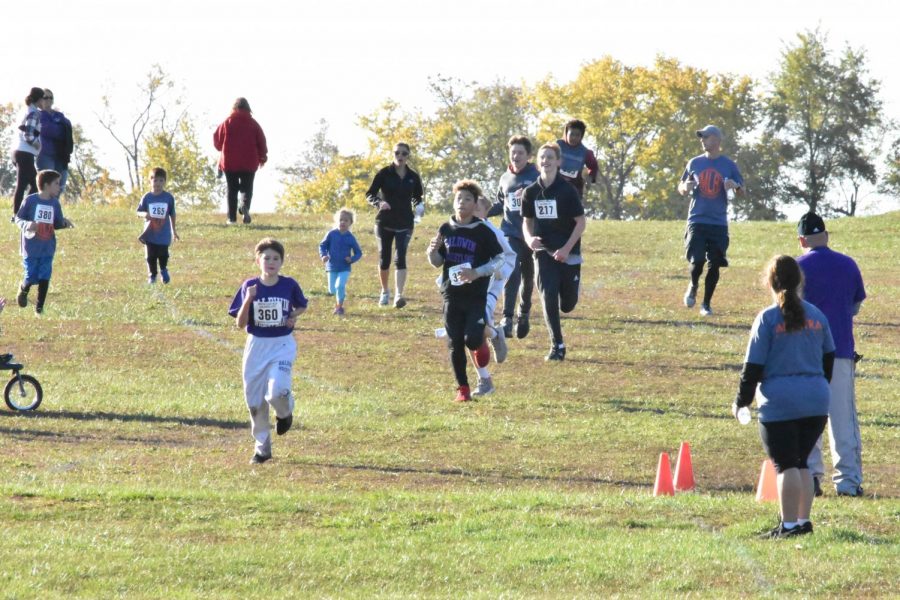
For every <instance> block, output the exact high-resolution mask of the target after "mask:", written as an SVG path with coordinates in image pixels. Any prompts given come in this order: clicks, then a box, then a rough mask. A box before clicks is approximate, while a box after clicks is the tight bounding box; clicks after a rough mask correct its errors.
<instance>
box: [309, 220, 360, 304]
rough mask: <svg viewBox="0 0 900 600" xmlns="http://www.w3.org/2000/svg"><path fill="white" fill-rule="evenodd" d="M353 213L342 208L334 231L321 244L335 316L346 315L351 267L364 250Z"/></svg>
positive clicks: (320, 250)
mask: <svg viewBox="0 0 900 600" xmlns="http://www.w3.org/2000/svg"><path fill="white" fill-rule="evenodd" d="M353 218H354V215H353V211H352V210H350V209H349V208H342V209H340V210H339V211H337V212H336V213H334V225H335V227H334V229H332V230H331V231H329V232H328V233H327V234H325V238H324V239H323V240H322V241H321V243H320V244H319V256H321V257H322V262H324V263H325V270H326V271H327V272H328V293H329V294H334V295H335V307H334V314H336V315H338V316H342V315H343V314H344V300H345V299H346V298H347V280H348V279H350V265H352V264H353V263H355V262H356V261H358V260H359V259H360V258H362V248H360V247H359V243H358V242H357V241H356V238H355V237H353V234H352V233H350V226H351V225H353Z"/></svg>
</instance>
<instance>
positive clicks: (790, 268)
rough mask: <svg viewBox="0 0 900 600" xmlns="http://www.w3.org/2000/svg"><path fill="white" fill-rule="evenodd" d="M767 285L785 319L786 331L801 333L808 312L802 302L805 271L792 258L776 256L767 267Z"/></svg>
mask: <svg viewBox="0 0 900 600" xmlns="http://www.w3.org/2000/svg"><path fill="white" fill-rule="evenodd" d="M765 274H766V277H765V279H766V283H767V285H768V286H769V289H771V290H772V295H773V296H775V302H776V303H777V304H778V308H780V309H781V315H782V316H783V317H784V329H785V331H788V332H791V331H800V330H801V329H803V328H804V327H805V326H806V311H804V310H803V302H802V301H801V300H800V286H801V285H803V271H801V270H800V265H798V264H797V261H796V260H794V259H793V258H791V257H790V256H785V255H782V256H776V257H775V258H773V259H772V260H771V261H769V264H768V266H767V267H766V271H765Z"/></svg>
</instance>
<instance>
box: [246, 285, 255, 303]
mask: <svg viewBox="0 0 900 600" xmlns="http://www.w3.org/2000/svg"><path fill="white" fill-rule="evenodd" d="M247 298H248V299H250V300H253V299H254V298H256V285H255V284H254V285H251V286H247Z"/></svg>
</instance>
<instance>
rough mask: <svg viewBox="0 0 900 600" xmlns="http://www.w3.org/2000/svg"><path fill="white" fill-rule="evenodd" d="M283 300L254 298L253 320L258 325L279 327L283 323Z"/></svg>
mask: <svg viewBox="0 0 900 600" xmlns="http://www.w3.org/2000/svg"><path fill="white" fill-rule="evenodd" d="M282 316H283V315H282V312H281V300H277V299H276V300H254V301H253V321H254V322H255V323H256V325H257V327H278V326H280V325H282V324H283V319H282Z"/></svg>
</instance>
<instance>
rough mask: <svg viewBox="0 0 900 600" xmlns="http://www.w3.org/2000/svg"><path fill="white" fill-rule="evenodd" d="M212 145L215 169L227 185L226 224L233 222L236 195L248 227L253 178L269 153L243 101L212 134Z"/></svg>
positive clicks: (235, 209) (263, 137)
mask: <svg viewBox="0 0 900 600" xmlns="http://www.w3.org/2000/svg"><path fill="white" fill-rule="evenodd" d="M213 143H214V144H215V146H216V150H218V151H219V153H220V154H219V168H220V169H222V171H223V172H224V173H225V181H226V182H227V183H228V223H229V224H232V223H235V222H236V221H237V212H238V210H237V199H238V192H240V193H241V196H242V198H241V208H240V213H241V214H242V215H244V223H249V222H250V200H251V199H252V198H253V177H254V176H255V175H256V170H257V169H258V168H260V167H261V166H263V165H264V164H266V159H267V158H268V156H267V155H268V152H269V151H268V149H267V148H266V135H265V134H264V133H263V130H262V127H260V126H259V123H257V122H256V120H255V119H254V118H253V116H252V111H251V110H250V103H249V102H247V99H246V98H238V99H237V100H235V101H234V107H233V109H232V111H231V115H230V116H229V117H228V118H227V119H225V120H224V121H223V122H222V124H221V125H219V127H218V129H216V133H215V134H213Z"/></svg>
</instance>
